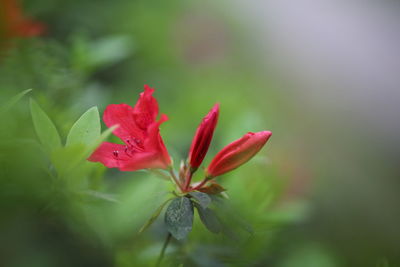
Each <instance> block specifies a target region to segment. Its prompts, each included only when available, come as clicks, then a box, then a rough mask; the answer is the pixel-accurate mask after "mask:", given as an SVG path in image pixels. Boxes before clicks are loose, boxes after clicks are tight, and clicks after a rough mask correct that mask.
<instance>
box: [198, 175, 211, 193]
mask: <svg viewBox="0 0 400 267" xmlns="http://www.w3.org/2000/svg"><path fill="white" fill-rule="evenodd" d="M211 179H212V177H206V178H204V180H203V181H201V183H200V184H199V185H198V186H196V187H195V188H193V190H197V189H200V188H201V187H202V186H203V185H205V183H207V182H208V181H210V180H211Z"/></svg>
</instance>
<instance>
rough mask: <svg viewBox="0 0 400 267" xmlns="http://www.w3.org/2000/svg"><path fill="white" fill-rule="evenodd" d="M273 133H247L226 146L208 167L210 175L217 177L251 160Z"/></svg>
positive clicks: (207, 171)
mask: <svg viewBox="0 0 400 267" xmlns="http://www.w3.org/2000/svg"><path fill="white" fill-rule="evenodd" d="M271 135H272V133H271V132H269V131H263V132H258V133H251V132H249V133H247V134H245V135H244V136H243V137H242V138H240V139H238V140H236V141H234V142H232V143H230V144H229V145H227V146H226V147H224V148H223V149H222V150H221V151H220V152H218V154H217V155H216V156H215V157H214V159H213V160H212V161H211V163H210V165H209V166H208V167H207V169H206V173H207V176H208V177H215V176H219V175H221V174H224V173H226V172H229V171H231V170H233V169H236V168H237V167H239V166H240V165H242V164H244V163H246V162H247V161H249V160H250V159H251V158H252V157H253V156H254V155H255V154H257V152H258V151H260V149H261V148H262V147H263V146H264V145H265V143H266V142H267V141H268V139H269V138H270V137H271Z"/></svg>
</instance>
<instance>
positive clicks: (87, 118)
mask: <svg viewBox="0 0 400 267" xmlns="http://www.w3.org/2000/svg"><path fill="white" fill-rule="evenodd" d="M100 133H101V125H100V115H99V110H98V109H97V107H92V108H90V109H89V110H87V111H86V112H85V113H84V114H83V115H82V116H81V117H80V118H79V119H78V120H77V121H76V122H75V124H74V125H73V126H72V127H71V130H70V131H69V133H68V136H67V142H66V146H70V145H72V144H85V145H89V144H91V143H93V142H95V141H96V140H97V139H98V138H99V137H100Z"/></svg>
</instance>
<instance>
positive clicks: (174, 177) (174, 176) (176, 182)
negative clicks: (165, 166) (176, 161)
mask: <svg viewBox="0 0 400 267" xmlns="http://www.w3.org/2000/svg"><path fill="white" fill-rule="evenodd" d="M169 173H170V174H171V177H172V179H173V180H174V182H175V184H176V185H177V186H178V187H179V189H180V190H181V191H183V188H182V184H181V183H180V182H179V181H178V178H176V175H175V172H174V169H172V168H170V169H169Z"/></svg>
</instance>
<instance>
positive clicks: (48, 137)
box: [30, 98, 61, 152]
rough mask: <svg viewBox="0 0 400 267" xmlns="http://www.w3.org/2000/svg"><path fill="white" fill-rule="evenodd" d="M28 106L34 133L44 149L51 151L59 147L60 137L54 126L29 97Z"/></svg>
mask: <svg viewBox="0 0 400 267" xmlns="http://www.w3.org/2000/svg"><path fill="white" fill-rule="evenodd" d="M30 108H31V114H32V120H33V125H34V127H35V131H36V134H37V136H38V137H39V140H40V143H41V144H42V145H43V147H44V148H45V149H46V151H47V152H51V151H53V150H54V149H56V148H59V147H61V139H60V135H59V134H58V131H57V129H56V127H55V126H54V124H53V122H52V121H51V120H50V118H49V117H48V116H47V115H46V113H45V112H44V111H43V110H42V109H41V108H40V106H39V105H38V104H37V103H36V101H35V100H33V99H32V98H31V99H30Z"/></svg>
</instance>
